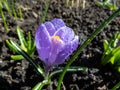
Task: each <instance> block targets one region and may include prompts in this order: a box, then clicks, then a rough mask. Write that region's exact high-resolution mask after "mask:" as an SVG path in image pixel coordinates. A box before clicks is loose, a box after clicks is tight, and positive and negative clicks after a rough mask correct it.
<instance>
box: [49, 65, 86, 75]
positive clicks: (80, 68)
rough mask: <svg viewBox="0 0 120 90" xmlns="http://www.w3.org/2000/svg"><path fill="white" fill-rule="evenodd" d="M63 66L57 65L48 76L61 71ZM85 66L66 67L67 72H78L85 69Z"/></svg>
mask: <svg viewBox="0 0 120 90" xmlns="http://www.w3.org/2000/svg"><path fill="white" fill-rule="evenodd" d="M63 69H64V67H57V68H56V69H55V70H54V71H52V72H51V74H50V77H53V76H54V75H55V74H58V73H61V72H62V71H63ZM87 70H88V68H87V67H82V66H71V67H69V68H68V69H67V72H79V71H87Z"/></svg>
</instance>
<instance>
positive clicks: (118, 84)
mask: <svg viewBox="0 0 120 90" xmlns="http://www.w3.org/2000/svg"><path fill="white" fill-rule="evenodd" d="M119 88H120V82H118V83H117V84H116V85H115V86H114V87H113V88H112V89H111V90H118V89H119Z"/></svg>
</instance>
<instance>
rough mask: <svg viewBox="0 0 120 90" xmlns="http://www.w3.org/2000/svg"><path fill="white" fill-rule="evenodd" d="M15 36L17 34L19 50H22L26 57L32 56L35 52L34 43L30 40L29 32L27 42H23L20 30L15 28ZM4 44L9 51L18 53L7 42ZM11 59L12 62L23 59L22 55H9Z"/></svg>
mask: <svg viewBox="0 0 120 90" xmlns="http://www.w3.org/2000/svg"><path fill="white" fill-rule="evenodd" d="M17 34H18V38H19V40H20V47H21V49H22V50H24V51H25V52H26V53H27V54H28V55H30V56H33V55H34V52H35V42H34V40H33V39H32V37H31V34H30V32H28V35H27V40H25V38H24V35H23V33H22V30H21V29H20V28H19V27H18V26H17ZM6 43H7V45H8V46H9V48H10V49H11V50H13V51H15V52H16V53H18V52H17V50H16V48H14V47H13V46H12V45H11V43H10V42H9V41H8V40H6ZM11 58H12V59H13V60H21V59H24V57H23V56H22V55H11Z"/></svg>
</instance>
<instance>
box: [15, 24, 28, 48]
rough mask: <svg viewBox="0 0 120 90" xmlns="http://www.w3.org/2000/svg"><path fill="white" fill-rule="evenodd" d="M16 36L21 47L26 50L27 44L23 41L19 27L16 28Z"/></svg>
mask: <svg viewBox="0 0 120 90" xmlns="http://www.w3.org/2000/svg"><path fill="white" fill-rule="evenodd" d="M17 34H18V37H19V40H20V43H21V46H23V48H26V47H27V43H26V41H25V38H24V35H23V33H22V30H21V29H20V27H19V26H17Z"/></svg>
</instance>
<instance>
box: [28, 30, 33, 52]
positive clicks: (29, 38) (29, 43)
mask: <svg viewBox="0 0 120 90" xmlns="http://www.w3.org/2000/svg"><path fill="white" fill-rule="evenodd" d="M27 36H28V50H31V48H32V38H31V34H30V32H28V35H27Z"/></svg>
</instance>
